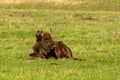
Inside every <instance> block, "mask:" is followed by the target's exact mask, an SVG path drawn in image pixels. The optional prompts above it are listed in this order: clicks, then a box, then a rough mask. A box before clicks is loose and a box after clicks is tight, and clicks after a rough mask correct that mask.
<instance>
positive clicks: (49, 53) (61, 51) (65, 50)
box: [29, 30, 83, 60]
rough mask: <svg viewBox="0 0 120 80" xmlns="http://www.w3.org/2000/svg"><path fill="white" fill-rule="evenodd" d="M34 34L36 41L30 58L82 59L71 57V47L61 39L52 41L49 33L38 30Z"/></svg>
mask: <svg viewBox="0 0 120 80" xmlns="http://www.w3.org/2000/svg"><path fill="white" fill-rule="evenodd" d="M35 35H36V43H35V44H34V45H33V53H31V54H30V55H29V57H30V59H34V58H37V57H39V58H45V59H49V58H55V59H59V58H60V59H70V60H83V59H77V58H73V56H72V51H71V49H70V48H69V47H68V46H67V45H66V44H65V43H63V42H62V41H53V38H52V36H51V35H50V33H48V32H44V31H40V30H38V31H37V32H36V34H35Z"/></svg>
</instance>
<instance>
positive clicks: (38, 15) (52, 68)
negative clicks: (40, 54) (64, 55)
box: [0, 0, 120, 80]
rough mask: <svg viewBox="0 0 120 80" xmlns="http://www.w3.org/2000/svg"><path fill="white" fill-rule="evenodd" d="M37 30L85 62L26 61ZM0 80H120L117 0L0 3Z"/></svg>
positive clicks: (3, 0)
mask: <svg viewBox="0 0 120 80" xmlns="http://www.w3.org/2000/svg"><path fill="white" fill-rule="evenodd" d="M40 29H42V30H44V31H48V32H50V29H52V36H53V38H54V39H55V40H57V41H64V42H65V43H66V44H67V45H68V46H69V47H70V48H71V50H72V52H73V56H74V57H76V58H83V59H87V61H70V60H60V59H58V60H55V59H50V60H46V59H36V60H29V59H28V55H29V54H30V53H31V52H32V45H33V44H34V43H35V35H34V33H35V32H36V31H37V30H40ZM0 80H120V0H44V1H42V0H36V1H33V0H21V1H20V0H1V1H0Z"/></svg>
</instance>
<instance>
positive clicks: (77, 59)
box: [73, 58, 87, 61]
mask: <svg viewBox="0 0 120 80" xmlns="http://www.w3.org/2000/svg"><path fill="white" fill-rule="evenodd" d="M73 60H76V61H87V60H86V59H79V58H73Z"/></svg>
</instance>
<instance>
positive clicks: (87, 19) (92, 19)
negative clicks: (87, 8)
mask: <svg viewBox="0 0 120 80" xmlns="http://www.w3.org/2000/svg"><path fill="white" fill-rule="evenodd" d="M81 20H86V21H96V20H97V19H96V18H93V17H91V16H88V17H85V18H81Z"/></svg>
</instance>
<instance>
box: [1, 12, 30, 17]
mask: <svg viewBox="0 0 120 80" xmlns="http://www.w3.org/2000/svg"><path fill="white" fill-rule="evenodd" d="M0 16H2V17H14V16H19V17H28V16H29V15H28V14H8V13H0Z"/></svg>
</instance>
